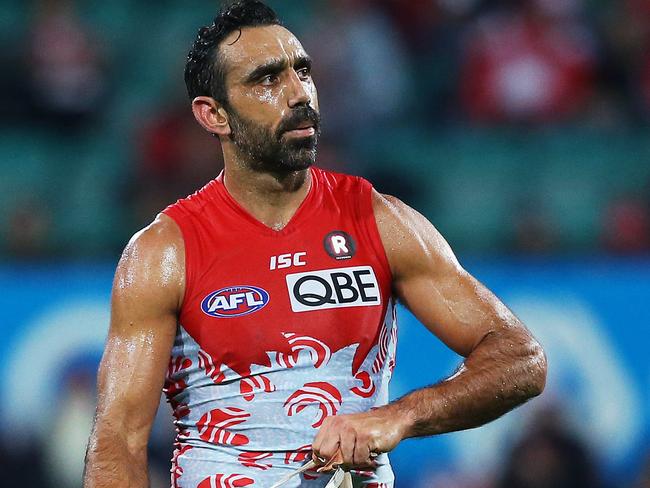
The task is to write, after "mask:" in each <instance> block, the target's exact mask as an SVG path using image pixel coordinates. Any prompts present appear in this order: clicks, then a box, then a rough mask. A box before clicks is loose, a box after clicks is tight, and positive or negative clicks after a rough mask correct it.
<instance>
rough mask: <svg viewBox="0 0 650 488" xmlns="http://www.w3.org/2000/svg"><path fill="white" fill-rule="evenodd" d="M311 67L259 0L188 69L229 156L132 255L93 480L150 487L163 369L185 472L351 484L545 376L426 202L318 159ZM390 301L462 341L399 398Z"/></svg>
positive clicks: (200, 113)
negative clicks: (338, 474) (385, 191)
mask: <svg viewBox="0 0 650 488" xmlns="http://www.w3.org/2000/svg"><path fill="white" fill-rule="evenodd" d="M310 67H311V60H310V58H309V56H308V55H307V53H306V52H305V50H304V49H303V48H302V46H301V44H300V42H299V41H298V40H297V39H296V38H295V37H294V36H293V35H292V34H291V32H289V31H288V30H286V29H285V28H284V27H282V26H281V25H280V23H279V21H278V20H277V18H276V16H275V14H274V12H273V11H272V10H271V9H269V8H268V7H266V6H265V5H264V4H262V3H261V2H258V1H240V2H238V3H235V4H233V5H231V6H230V7H228V8H227V9H226V10H225V11H223V12H222V13H221V14H220V15H219V16H217V18H216V19H215V22H214V24H213V25H212V26H210V27H204V28H202V29H201V30H200V31H199V36H198V39H197V40H196V42H195V44H194V46H193V48H192V51H191V52H190V55H189V58H188V62H187V67H186V73H185V78H186V83H187V86H188V91H189V95H190V99H191V100H192V110H193V112H194V115H195V117H196V119H197V121H198V122H199V123H200V124H201V125H202V126H203V127H204V128H205V129H206V130H207V131H208V132H209V133H211V134H214V135H216V136H218V137H219V139H220V141H221V145H222V149H223V154H224V160H225V170H224V172H223V173H222V174H221V175H220V176H219V177H218V178H216V179H215V180H213V181H211V182H210V183H208V184H207V185H206V186H205V187H204V188H203V189H201V190H200V191H198V192H197V193H195V194H194V195H192V196H190V197H188V198H187V199H185V200H181V201H179V202H177V203H176V204H174V205H171V206H170V207H168V208H167V209H166V210H165V211H164V212H163V213H162V214H160V215H159V216H158V217H157V218H156V220H155V221H154V222H153V223H152V224H151V225H150V226H148V227H147V228H145V229H144V230H142V231H141V232H139V233H137V234H136V235H135V236H134V237H133V239H132V240H131V241H130V242H129V244H128V245H127V247H126V249H125V251H124V253H123V255H122V258H121V260H120V263H119V265H118V267H117V272H116V277H115V282H114V287H113V298H112V318H111V327H110V331H109V337H108V340H107V343H106V350H105V353H104V357H103V359H102V363H101V367H100V372H99V379H98V383H99V398H98V407H97V415H96V422H95V427H94V429H93V432H92V435H91V439H90V442H89V446H88V453H87V462H86V473H85V486H86V487H88V488H91V487H92V488H96V487H109V486H110V487H115V486H120V487H122V486H129V487H145V486H147V483H148V481H147V470H146V466H147V458H146V446H147V441H148V436H149V432H150V428H151V423H152V420H153V418H154V414H155V412H156V408H157V405H158V399H159V394H160V389H161V387H163V386H164V390H165V392H166V394H167V397H168V400H169V402H170V404H171V405H172V408H173V413H174V416H175V419H176V420H175V423H176V426H177V429H178V436H177V442H176V450H175V453H174V459H173V460H172V484H173V485H174V486H179V487H183V488H188V487H191V488H196V487H200V488H203V487H212V486H218V487H235V486H262V487H265V488H268V487H270V486H272V485H273V484H274V483H276V482H277V481H278V480H280V479H282V478H283V477H284V476H285V475H286V474H287V473H290V472H291V471H292V470H295V469H296V468H299V467H300V466H301V465H303V464H304V463H305V462H306V461H307V460H308V459H311V458H312V457H313V458H314V459H316V460H318V463H319V464H320V465H324V466H323V468H324V469H321V472H317V471H315V470H312V471H307V472H306V473H303V474H302V475H301V476H296V477H294V478H293V479H292V480H291V481H289V482H288V483H287V484H286V486H293V487H296V486H314V487H317V486H320V487H322V486H325V485H326V484H327V482H328V478H329V477H330V476H329V475H328V472H330V471H331V469H332V468H333V467H335V466H337V465H340V466H342V467H343V468H344V469H345V470H348V471H350V472H351V473H352V479H353V482H354V484H355V486H367V487H392V486H393V483H394V481H393V479H394V478H393V474H392V471H391V469H390V464H389V462H388V458H387V455H386V453H387V452H389V451H390V450H392V449H393V448H394V447H395V446H396V445H397V444H398V443H399V442H400V441H401V440H402V439H405V438H409V437H416V436H427V435H434V434H439V433H443V432H450V431H454V430H459V429H467V428H471V427H476V426H479V425H481V424H484V423H485V422H488V421H490V420H493V419H495V418H497V417H498V416H500V415H502V414H503V413H505V412H507V411H508V410H510V409H512V408H514V407H515V406H517V405H519V404H521V403H523V402H524V401H526V400H527V399H529V398H531V397H533V396H535V395H538V394H539V393H540V392H541V391H542V389H543V387H544V382H545V376H546V360H545V357H544V353H543V351H542V349H541V347H540V346H539V344H538V343H537V342H536V341H535V340H534V339H533V338H532V337H531V335H530V333H529V332H528V331H527V330H526V328H525V327H524V326H523V325H522V324H521V323H520V322H519V320H518V319H517V318H516V317H515V316H514V315H513V314H512V313H511V312H510V311H509V310H508V309H507V308H506V307H505V306H504V305H503V304H502V303H501V302H500V301H499V300H498V299H497V298H496V297H495V296H494V295H492V294H491V293H490V292H489V291H488V290H487V289H486V288H485V287H483V286H482V285H481V284H480V283H478V282H477V281H476V280H475V279H474V278H472V277H471V276H470V275H469V274H468V273H467V272H466V271H465V270H463V268H461V266H460V265H459V264H458V262H457V260H456V258H455V257H454V255H453V253H452V252H451V250H450V249H449V246H448V245H447V243H446V242H445V241H444V239H443V238H442V237H441V236H440V234H439V233H438V232H437V231H436V230H435V229H434V227H433V226H432V225H431V224H430V223H429V222H428V221H427V220H426V219H425V218H424V217H422V216H421V215H419V214H418V213H417V212H415V211H414V210H412V209H410V208H409V207H407V206H406V205H405V204H403V203H402V202H400V201H399V200H397V199H395V198H393V197H390V196H386V195H381V194H379V193H377V192H376V191H374V190H373V189H372V187H371V186H370V184H369V183H368V182H366V181H365V180H363V179H361V178H357V177H351V176H346V175H340V174H334V173H329V172H326V171H323V170H320V169H317V168H314V167H313V166H312V165H313V164H314V161H315V156H316V144H317V141H318V137H319V134H320V120H319V116H318V101H317V95H316V88H315V86H314V82H313V80H312V77H311V69H310ZM395 300H400V301H401V302H402V303H403V304H404V305H405V306H406V307H408V308H409V309H410V310H411V311H412V312H413V313H414V314H415V316H416V317H417V318H418V319H419V320H420V321H421V322H422V323H423V324H424V325H425V326H426V327H427V328H428V329H429V330H431V332H433V333H434V334H435V335H436V336H437V337H439V338H440V340H442V341H443V342H444V343H445V344H447V345H448V346H449V347H451V348H452V349H453V350H454V351H457V352H458V353H459V354H462V355H463V356H465V358H466V359H465V361H464V363H463V365H462V367H461V368H460V369H459V370H458V371H457V372H456V373H455V374H454V375H453V376H452V377H451V378H448V379H447V380H445V381H443V382H441V383H439V384H437V385H434V386H430V387H426V388H422V389H421V390H417V391H414V392H413V393H411V394H409V395H406V396H405V397H403V398H401V399H399V400H397V401H395V402H392V403H390V404H388V381H389V380H390V376H391V373H392V370H393V368H394V366H395V357H394V355H395V348H396V337H397V336H396V330H397V329H396V323H395V308H394V307H395ZM423 353H424V351H423ZM170 355H171V359H170ZM422 364H423V367H426V366H427V364H428V361H427V359H426V357H423V358H422Z"/></svg>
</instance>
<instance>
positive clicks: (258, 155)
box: [220, 25, 320, 171]
mask: <svg viewBox="0 0 650 488" xmlns="http://www.w3.org/2000/svg"><path fill="white" fill-rule="evenodd" d="M220 51H221V56H222V59H223V60H224V63H225V71H226V87H227V93H228V106H227V107H226V109H227V112H228V116H229V123H230V129H231V131H232V132H231V134H230V137H231V139H232V141H233V143H234V144H235V145H236V146H237V148H238V149H239V150H240V151H241V152H242V153H243V154H245V155H246V156H247V158H248V159H249V160H250V162H252V163H253V164H255V165H258V166H257V168H258V169H267V170H276V171H277V170H290V171H295V170H302V169H306V168H308V167H309V166H311V165H312V164H314V161H315V159H316V145H317V143H318V137H319V135H320V116H319V112H318V99H317V94H316V87H315V86H314V82H313V80H312V78H311V60H310V58H309V56H307V53H306V52H305V50H304V49H303V47H302V45H301V44H300V42H299V41H298V39H296V38H295V36H294V35H293V34H291V32H289V31H288V30H286V29H285V28H284V27H280V26H277V25H272V26H263V27H249V28H244V29H242V31H241V37H240V36H239V32H233V33H232V34H231V35H230V36H228V37H227V38H226V39H225V40H224V41H223V42H222V43H221V45H220Z"/></svg>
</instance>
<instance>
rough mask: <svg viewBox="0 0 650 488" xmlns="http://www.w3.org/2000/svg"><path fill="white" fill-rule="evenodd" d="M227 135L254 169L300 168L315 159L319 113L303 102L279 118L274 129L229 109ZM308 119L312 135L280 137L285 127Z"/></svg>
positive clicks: (283, 170)
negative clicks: (287, 115)
mask: <svg viewBox="0 0 650 488" xmlns="http://www.w3.org/2000/svg"><path fill="white" fill-rule="evenodd" d="M229 115H230V119H229V121H230V129H231V134H230V138H231V140H232V141H233V144H234V145H235V146H236V147H237V149H239V151H240V152H241V153H242V154H243V155H245V156H246V159H247V160H248V161H249V162H250V164H251V165H252V168H253V169H256V170H266V171H280V172H285V171H299V170H304V169H307V168H309V167H310V166H312V165H313V164H314V163H315V161H316V146H317V145H318V139H319V136H320V115H319V114H318V112H316V110H314V109H313V108H311V107H309V106H307V105H304V106H299V107H298V108H296V109H294V110H293V111H292V112H291V114H290V115H289V117H287V118H286V119H284V120H282V121H281V123H280V124H279V126H278V128H277V130H275V131H273V130H272V129H271V128H270V127H265V126H263V125H260V124H257V123H255V122H253V121H251V120H248V119H246V118H244V117H242V116H241V115H240V114H238V113H237V112H236V111H235V110H233V109H230V110H229ZM306 121H308V122H310V123H312V124H313V126H314V131H315V133H314V135H313V136H309V137H300V138H283V136H284V133H285V132H286V131H287V130H291V129H294V128H296V127H297V126H298V125H299V124H302V123H304V122H306Z"/></svg>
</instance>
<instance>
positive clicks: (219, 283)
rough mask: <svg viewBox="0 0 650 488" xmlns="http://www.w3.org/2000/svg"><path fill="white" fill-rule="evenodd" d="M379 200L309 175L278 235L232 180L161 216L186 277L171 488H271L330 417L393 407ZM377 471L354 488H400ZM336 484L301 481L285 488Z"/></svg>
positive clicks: (172, 369) (327, 176)
mask: <svg viewBox="0 0 650 488" xmlns="http://www.w3.org/2000/svg"><path fill="white" fill-rule="evenodd" d="M371 192H372V187H371V185H370V183H368V182H367V181H366V180H364V179H362V178H358V177H353V176H348V175H342V174H336V173H331V172H327V171H324V170H321V169H318V168H312V169H311V187H310V190H309V193H308V194H307V196H306V198H305V200H304V201H303V203H302V204H301V205H300V207H299V208H298V210H297V211H296V213H295V215H294V216H293V218H292V219H291V221H290V222H289V223H288V224H287V225H286V226H285V227H284V228H283V229H282V230H279V231H276V230H273V229H271V228H269V227H267V226H265V225H264V224H262V223H261V222H259V221H258V220H256V219H255V218H254V217H252V216H251V215H250V214H249V213H248V212H247V211H246V210H244V209H243V208H242V207H241V206H240V205H239V204H238V203H237V202H236V201H235V200H234V199H233V198H232V197H231V196H230V194H229V193H228V191H227V190H226V188H225V186H224V184H223V176H220V177H218V178H217V179H215V180H213V181H211V182H210V183H208V184H207V185H206V186H205V187H204V188H203V189H201V190H200V191H198V192H196V193H194V194H193V195H191V196H190V197H188V198H186V199H184V200H180V201H178V202H177V203H175V204H173V205H171V206H169V207H168V208H166V209H165V210H164V213H165V214H166V215H168V216H169V217H171V218H172V219H173V220H174V221H175V222H176V223H177V224H178V226H179V228H180V230H181V232H182V235H183V240H184V243H185V268H186V280H185V281H186V285H185V297H184V300H183V305H182V308H181V311H180V317H179V325H178V331H177V336H176V341H175V344H174V347H173V350H172V354H171V360H170V365H169V370H168V374H167V378H166V383H165V392H166V394H167V397H168V400H169V402H170V404H171V405H172V408H173V413H174V416H175V419H176V420H175V423H176V426H177V429H178V436H177V443H176V450H175V453H174V459H173V463H172V485H173V486H178V487H183V488H196V487H200V488H204V487H231V486H232V487H235V486H261V487H269V486H271V485H272V484H273V483H274V482H275V481H277V480H278V479H280V478H282V477H283V476H284V475H285V474H287V472H289V471H290V470H293V469H296V468H297V467H299V466H300V465H301V464H302V463H303V462H304V461H305V460H306V459H308V458H309V455H310V447H311V442H312V440H313V438H314V436H315V435H316V433H317V431H318V428H319V427H320V426H321V425H322V423H323V421H324V419H325V418H326V417H327V416H329V415H337V414H342V413H353V412H361V411H367V410H369V409H371V408H373V407H377V406H380V405H383V404H385V403H387V401H388V382H389V380H390V377H391V374H392V370H393V368H394V365H395V359H394V357H395V348H396V342H397V328H396V327H397V325H396V323H395V310H394V304H393V300H392V299H391V274H390V269H389V266H388V261H387V258H386V254H385V251H384V248H383V245H382V243H381V239H380V236H379V232H378V230H377V224H376V221H375V217H374V213H373V209H372V195H371ZM378 461H379V468H378V469H377V470H376V471H375V472H366V473H355V475H354V478H355V486H368V487H376V488H379V487H386V488H388V487H392V486H393V474H392V471H391V469H390V465H389V463H388V459H387V457H386V456H385V455H382V456H379V458H378ZM327 478H328V476H319V475H318V474H317V473H314V472H306V473H304V475H302V476H301V477H297V478H295V479H294V481H293V482H292V483H290V484H287V485H286V486H293V487H296V486H310V487H311V486H313V487H317V486H324V485H325V484H326V483H327V481H328V479H327Z"/></svg>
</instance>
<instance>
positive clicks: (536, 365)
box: [525, 338, 548, 398]
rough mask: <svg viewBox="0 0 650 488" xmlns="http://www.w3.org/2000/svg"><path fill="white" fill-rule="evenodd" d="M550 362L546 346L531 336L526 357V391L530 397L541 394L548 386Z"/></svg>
mask: <svg viewBox="0 0 650 488" xmlns="http://www.w3.org/2000/svg"><path fill="white" fill-rule="evenodd" d="M547 370H548V362H547V359H546V353H545V352H544V348H543V347H542V346H541V344H540V343H539V342H537V340H535V339H534V338H531V343H530V349H529V353H528V355H527V356H526V358H525V377H526V381H525V383H526V388H525V390H526V393H527V394H528V397H529V398H533V397H536V396H538V395H541V394H542V392H543V391H544V387H545V386H546V374H547Z"/></svg>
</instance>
